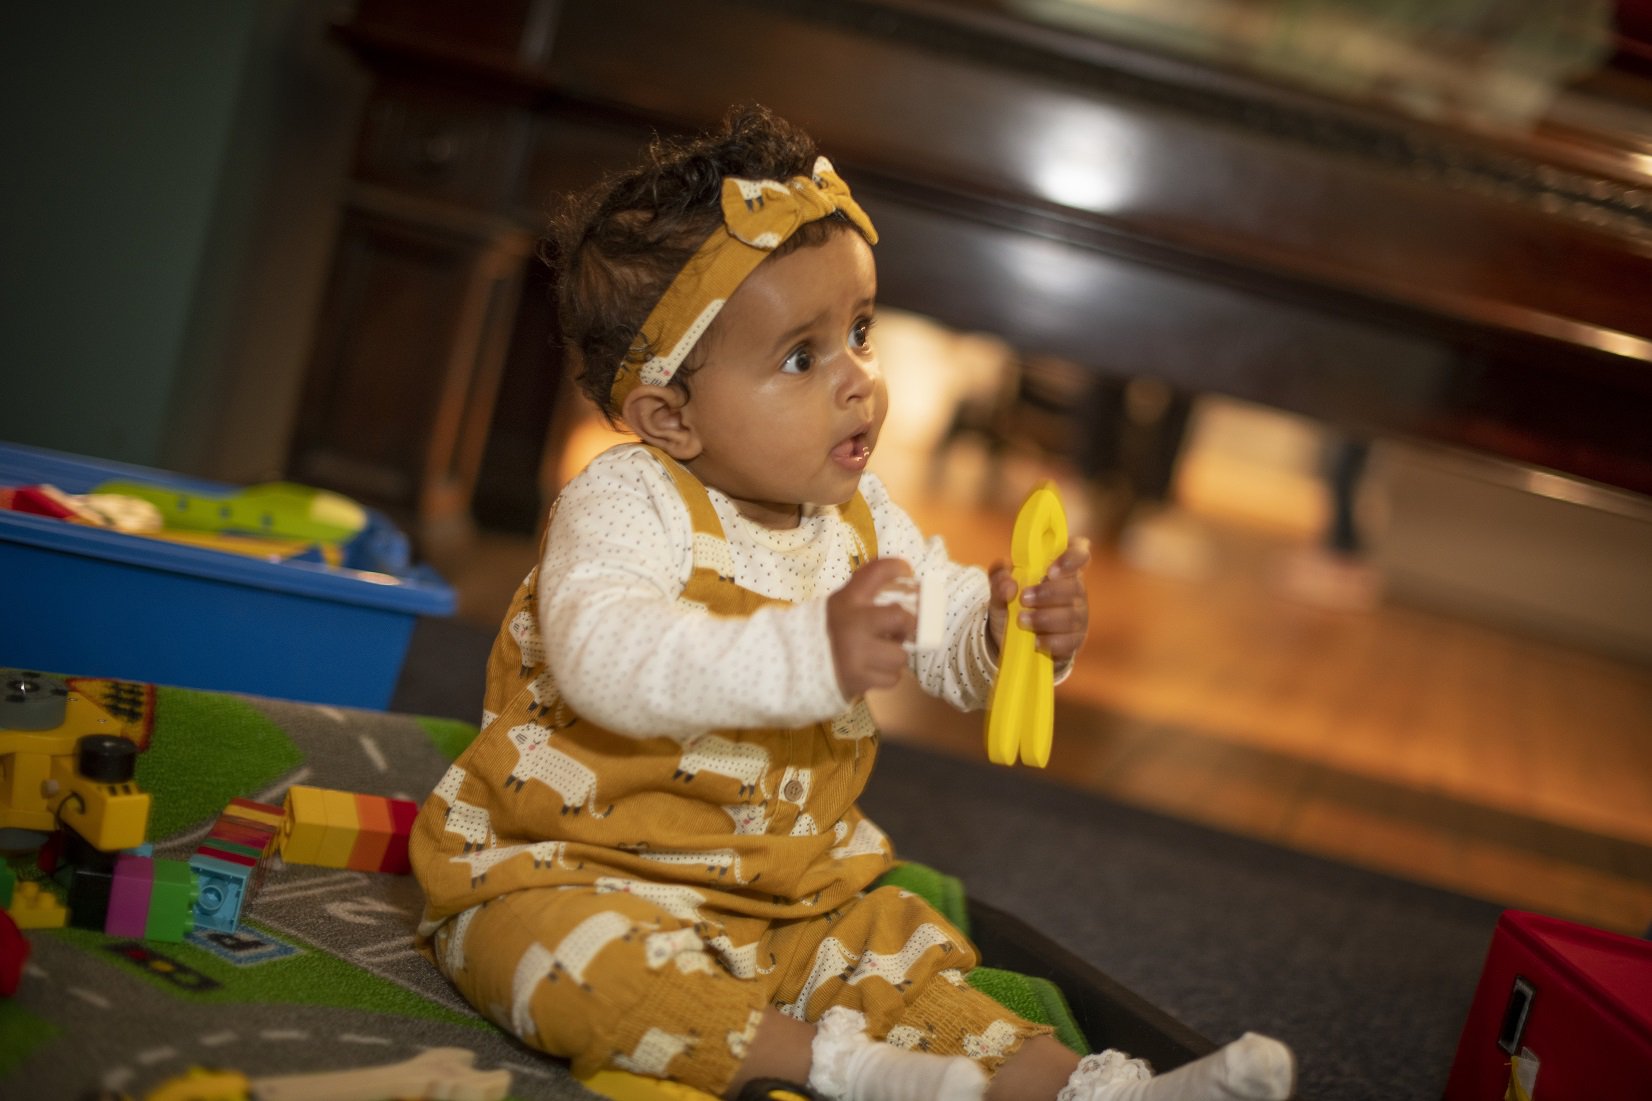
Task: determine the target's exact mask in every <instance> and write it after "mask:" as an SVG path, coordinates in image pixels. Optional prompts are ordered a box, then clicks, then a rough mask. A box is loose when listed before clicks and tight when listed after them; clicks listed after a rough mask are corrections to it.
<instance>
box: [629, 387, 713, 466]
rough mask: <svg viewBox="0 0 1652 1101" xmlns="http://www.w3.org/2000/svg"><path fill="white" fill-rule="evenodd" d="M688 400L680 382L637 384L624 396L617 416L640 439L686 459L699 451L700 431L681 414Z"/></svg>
mask: <svg viewBox="0 0 1652 1101" xmlns="http://www.w3.org/2000/svg"><path fill="white" fill-rule="evenodd" d="M687 403H688V394H687V393H685V392H684V391H683V389H682V388H681V387H679V386H638V387H637V388H636V389H634V390H632V391H631V392H630V393H629V394H627V395H626V396H625V401H624V402H623V403H621V405H620V416H621V417H622V418H623V419H624V421H625V423H626V424H627V425H628V426H630V428H631V431H633V432H635V433H636V434H637V436H638V437H639V438H640V439H641V440H642V442H643V443H650V444H653V445H654V446H655V447H657V448H659V449H660V450H661V451H664V452H665V453H666V454H667V455H670V456H671V457H672V458H673V459H676V460H677V461H678V462H684V463H686V462H688V461H689V460H690V459H693V458H695V457H697V456H698V455H699V454H700V440H699V435H698V434H697V433H696V432H695V431H694V429H693V428H691V427H690V426H689V424H688V421H687V420H686V419H685V418H684V417H683V406H684V405H686V404H687Z"/></svg>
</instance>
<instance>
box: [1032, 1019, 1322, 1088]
mask: <svg viewBox="0 0 1652 1101" xmlns="http://www.w3.org/2000/svg"><path fill="white" fill-rule="evenodd" d="M1295 1087H1296V1058H1295V1056H1293V1055H1292V1054H1291V1049H1290V1048H1288V1047H1286V1046H1285V1045H1284V1044H1282V1043H1280V1042H1279V1041H1278V1040H1275V1039H1273V1038H1271V1037H1268V1036H1262V1035H1260V1034H1258V1033H1255V1032H1247V1033H1245V1034H1244V1035H1243V1036H1241V1037H1239V1039H1237V1040H1235V1041H1233V1043H1231V1044H1228V1045H1227V1046H1226V1047H1223V1048H1219V1049H1218V1050H1216V1051H1213V1052H1211V1053H1210V1054H1209V1055H1206V1056H1205V1057H1204V1058H1203V1059H1198V1060H1195V1061H1194V1062H1192V1063H1189V1064H1187V1065H1186V1066H1182V1067H1177V1068H1176V1069H1175V1070H1172V1071H1168V1072H1166V1073H1164V1074H1161V1075H1157V1076H1153V1075H1152V1072H1151V1071H1150V1070H1148V1068H1147V1064H1145V1063H1143V1062H1142V1061H1141V1060H1140V1059H1129V1058H1126V1057H1125V1056H1124V1054H1123V1053H1122V1052H1117V1051H1104V1052H1102V1053H1101V1054H1100V1055H1087V1056H1085V1057H1084V1058H1083V1059H1082V1060H1081V1061H1080V1062H1079V1064H1078V1069H1077V1070H1075V1071H1074V1072H1073V1076H1072V1077H1071V1078H1069V1079H1068V1080H1067V1085H1066V1086H1065V1087H1064V1088H1063V1089H1062V1091H1061V1092H1060V1093H1058V1094H1057V1095H1056V1101H1285V1099H1286V1098H1288V1097H1290V1096H1291V1092H1292V1091H1293V1090H1294V1089H1295Z"/></svg>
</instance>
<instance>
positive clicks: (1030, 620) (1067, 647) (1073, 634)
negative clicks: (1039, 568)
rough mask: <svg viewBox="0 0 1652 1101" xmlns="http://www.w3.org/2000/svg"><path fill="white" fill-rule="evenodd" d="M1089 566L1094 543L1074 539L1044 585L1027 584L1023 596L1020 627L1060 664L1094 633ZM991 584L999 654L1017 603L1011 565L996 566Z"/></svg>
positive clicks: (990, 620) (991, 631) (991, 618)
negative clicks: (1086, 573)
mask: <svg viewBox="0 0 1652 1101" xmlns="http://www.w3.org/2000/svg"><path fill="white" fill-rule="evenodd" d="M1089 562H1090V541H1089V540H1088V539H1075V540H1073V541H1072V542H1071V543H1068V544H1067V549H1066V550H1065V551H1063V552H1062V554H1061V557H1060V558H1057V559H1056V560H1055V562H1054V563H1053V564H1052V565H1051V566H1050V572H1049V573H1047V574H1045V575H1044V580H1043V581H1041V582H1039V583H1038V584H1036V585H1028V586H1027V589H1026V591H1025V592H1023V593H1022V594H1021V609H1022V610H1021V625H1022V626H1024V627H1027V628H1028V629H1030V630H1031V631H1032V632H1033V635H1034V636H1035V637H1036V638H1037V639H1038V648H1039V649H1040V650H1043V651H1044V652H1045V653H1047V654H1049V655H1050V656H1051V657H1052V658H1054V659H1055V660H1056V661H1057V662H1063V661H1067V660H1068V659H1070V658H1071V657H1072V656H1073V655H1074V654H1076V653H1078V648H1079V647H1080V646H1082V645H1084V636H1085V634H1086V632H1088V631H1089V629H1090V605H1089V601H1088V600H1087V599H1086V597H1085V592H1084V567H1085V566H1086V565H1088V564H1089ZM987 581H988V584H990V585H991V586H992V599H991V602H990V603H989V604H988V606H987V634H988V637H989V638H990V640H991V642H992V648H993V653H994V655H997V654H1001V653H1003V649H1004V629H1005V624H1006V623H1007V622H1008V621H1009V606H1010V601H1011V600H1013V599H1015V577H1014V576H1013V575H1012V574H1011V573H1010V567H1009V565H1008V564H1007V563H1004V562H995V563H993V566H992V569H991V570H990V571H988V573H987Z"/></svg>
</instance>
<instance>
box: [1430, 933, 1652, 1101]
mask: <svg viewBox="0 0 1652 1101" xmlns="http://www.w3.org/2000/svg"><path fill="white" fill-rule="evenodd" d="M1515 1056H1520V1057H1521V1058H1522V1061H1525V1060H1526V1059H1527V1058H1528V1057H1530V1058H1532V1059H1535V1061H1536V1078H1535V1082H1534V1083H1533V1088H1532V1090H1531V1097H1532V1099H1533V1101H1568V1099H1573V1098H1575V1099H1578V1101H1597V1099H1605V1098H1620V1097H1621V1098H1626V1099H1627V1098H1652V940H1641V939H1639V938H1636V937H1629V936H1624V935H1622V934H1619V933H1608V932H1606V931H1604V930H1600V929H1592V928H1590V927H1588V926H1586V925H1578V924H1576V923H1574V922H1570V921H1562V920H1560V919H1559V918H1551V917H1545V916H1543V915H1541V914H1530V913H1524V912H1521V911H1518V910H1509V911H1506V912H1505V913H1504V914H1503V915H1502V917H1501V918H1499V919H1498V922H1497V928H1496V929H1495V930H1494V931H1493V933H1492V940H1491V949H1490V951H1489V952H1488V953H1487V955H1486V963H1485V968H1484V969H1483V970H1482V971H1481V974H1480V984H1479V986H1478V987H1476V988H1475V992H1474V1002H1473V1004H1472V1005H1471V1006H1470V1008H1469V1014H1468V1021H1467V1023H1466V1024H1464V1026H1463V1034H1462V1037H1461V1039H1459V1041H1458V1043H1457V1056H1456V1059H1455V1060H1454V1061H1453V1063H1452V1066H1451V1076H1450V1078H1449V1079H1447V1081H1446V1089H1445V1101H1480V1099H1481V1098H1495V1099H1501V1098H1502V1097H1503V1096H1504V1093H1505V1091H1507V1090H1508V1088H1509V1075H1510V1062H1511V1060H1512V1059H1513V1058H1514V1057H1515ZM1510 1096H1514V1095H1513V1094H1510Z"/></svg>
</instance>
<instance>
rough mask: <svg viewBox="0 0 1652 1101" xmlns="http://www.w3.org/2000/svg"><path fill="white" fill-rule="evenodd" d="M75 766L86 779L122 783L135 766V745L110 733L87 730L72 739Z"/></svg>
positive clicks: (127, 778) (136, 763)
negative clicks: (94, 732) (81, 736)
mask: <svg viewBox="0 0 1652 1101" xmlns="http://www.w3.org/2000/svg"><path fill="white" fill-rule="evenodd" d="M75 766H76V768H77V769H78V770H79V771H80V774H81V775H82V776H84V777H86V778H87V779H88V780H95V781H97V782H98V783H100V784H118V783H122V782H124V781H126V780H130V779H131V778H132V776H133V774H135V773H136V772H137V770H138V747H137V746H136V745H134V744H133V743H132V742H130V741H128V740H127V739H125V738H122V737H118V736H117V735H114V734H88V735H86V736H85V737H84V738H81V739H80V740H79V741H78V742H76V743H75Z"/></svg>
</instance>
